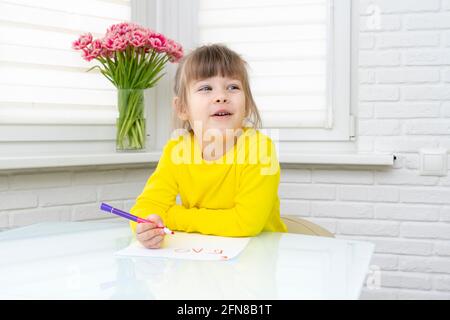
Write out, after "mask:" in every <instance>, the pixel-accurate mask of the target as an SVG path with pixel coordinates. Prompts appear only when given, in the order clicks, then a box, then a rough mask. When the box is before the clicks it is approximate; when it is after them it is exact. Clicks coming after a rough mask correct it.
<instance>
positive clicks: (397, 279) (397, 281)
mask: <svg viewBox="0 0 450 320" xmlns="http://www.w3.org/2000/svg"><path fill="white" fill-rule="evenodd" d="M381 285H382V286H383V287H388V288H389V287H391V288H392V287H394V288H410V289H421V290H430V289H431V278H430V276H429V275H427V274H420V273H418V274H416V273H404V272H394V271H382V276H381Z"/></svg>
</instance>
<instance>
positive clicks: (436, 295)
mask: <svg viewBox="0 0 450 320" xmlns="http://www.w3.org/2000/svg"><path fill="white" fill-rule="evenodd" d="M397 296H398V299H399V300H450V294H448V293H444V292H442V293H440V292H435V291H420V290H399V291H398V294H397Z"/></svg>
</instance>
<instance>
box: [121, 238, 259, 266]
mask: <svg viewBox="0 0 450 320" xmlns="http://www.w3.org/2000/svg"><path fill="white" fill-rule="evenodd" d="M250 239H251V238H248V237H247V238H230V237H218V236H209V235H202V234H198V233H186V232H176V233H175V234H173V235H167V236H165V238H164V243H163V246H162V247H161V248H159V249H147V248H145V247H144V246H143V245H141V244H140V243H139V242H137V241H134V242H133V243H131V244H130V245H129V246H128V247H126V248H125V249H122V250H119V251H117V252H115V253H114V255H116V256H132V257H163V258H176V259H189V260H230V259H233V258H234V257H236V256H237V255H238V254H239V253H240V252H241V251H242V250H243V249H244V248H245V247H246V246H247V244H248V242H249V241H250Z"/></svg>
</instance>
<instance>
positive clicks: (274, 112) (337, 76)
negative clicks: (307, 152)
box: [197, 0, 350, 141]
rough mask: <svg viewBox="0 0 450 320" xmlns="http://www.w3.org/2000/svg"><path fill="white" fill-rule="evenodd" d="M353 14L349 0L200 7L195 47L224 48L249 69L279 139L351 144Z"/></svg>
mask: <svg viewBox="0 0 450 320" xmlns="http://www.w3.org/2000/svg"><path fill="white" fill-rule="evenodd" d="M338 4H339V6H341V5H343V7H339V8H336V7H337V6H338ZM344 4H345V5H344ZM348 9H349V1H347V0H339V1H333V0H246V1H240V0H199V14H198V39H197V42H198V45H201V44H208V43H223V44H226V45H227V46H229V47H230V48H231V49H233V50H235V51H237V52H238V53H239V54H241V55H242V56H243V58H244V59H245V60H246V61H247V62H248V63H249V75H250V81H251V87H252V92H253V95H254V98H255V102H256V104H257V106H258V108H259V110H260V113H261V117H262V121H263V127H264V128H279V129H280V139H281V140H286V141H289V140H302V139H306V140H333V139H335V140H338V139H343V137H345V138H346V139H347V140H348V138H349V134H348V128H349V83H350V80H349V79H350V78H349V73H350V67H349V66H350V65H349V61H350V50H349V48H350V10H348ZM345 19H347V21H346V20H345ZM338 32H340V33H341V36H339V38H338V37H337V34H338ZM344 127H345V130H343V131H344V133H343V131H342V130H340V131H339V134H338V135H336V134H334V135H333V133H332V132H333V131H335V132H337V130H338V129H342V128H344ZM345 138H344V139H345ZM344 139H343V140H344Z"/></svg>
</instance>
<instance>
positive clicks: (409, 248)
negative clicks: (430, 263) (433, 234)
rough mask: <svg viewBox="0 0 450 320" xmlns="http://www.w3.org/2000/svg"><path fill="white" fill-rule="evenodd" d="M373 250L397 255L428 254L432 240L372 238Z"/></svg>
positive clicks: (429, 253) (431, 250)
mask: <svg viewBox="0 0 450 320" xmlns="http://www.w3.org/2000/svg"><path fill="white" fill-rule="evenodd" d="M370 241H372V242H373V243H375V252H377V253H390V254H399V255H420V256H429V255H431V254H433V242H430V241H417V240H411V239H373V238H371V239H370Z"/></svg>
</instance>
